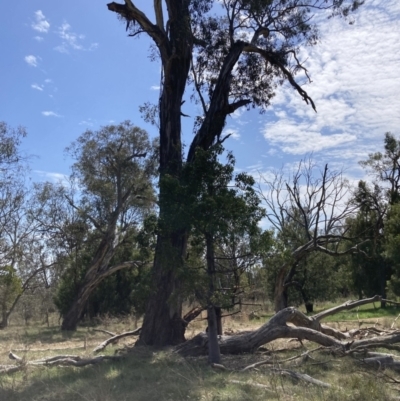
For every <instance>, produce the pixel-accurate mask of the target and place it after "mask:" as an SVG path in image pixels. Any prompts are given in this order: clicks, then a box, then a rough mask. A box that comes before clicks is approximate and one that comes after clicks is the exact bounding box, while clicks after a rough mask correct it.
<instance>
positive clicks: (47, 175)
mask: <svg viewBox="0 0 400 401" xmlns="http://www.w3.org/2000/svg"><path fill="white" fill-rule="evenodd" d="M34 173H36V174H37V175H39V176H40V177H42V178H44V179H45V180H48V181H51V182H54V183H57V184H62V185H64V186H68V184H69V178H68V176H67V175H65V174H61V173H53V172H49V171H43V170H34Z"/></svg>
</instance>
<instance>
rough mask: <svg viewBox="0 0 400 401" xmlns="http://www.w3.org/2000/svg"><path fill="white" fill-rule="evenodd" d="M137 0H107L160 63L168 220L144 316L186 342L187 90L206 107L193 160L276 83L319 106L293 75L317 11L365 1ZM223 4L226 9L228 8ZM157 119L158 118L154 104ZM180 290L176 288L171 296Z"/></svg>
mask: <svg viewBox="0 0 400 401" xmlns="http://www.w3.org/2000/svg"><path fill="white" fill-rule="evenodd" d="M135 3H136V2H133V1H132V0H125V2H124V4H119V3H116V2H112V3H109V4H108V5H107V7H108V9H109V10H110V11H112V12H115V13H117V14H118V16H119V17H120V18H121V19H122V20H124V21H125V22H126V29H127V30H128V31H129V35H130V36H139V35H140V34H142V33H144V34H146V35H147V36H149V37H150V38H151V39H152V41H153V42H154V46H155V48H156V49H157V53H158V55H159V59H160V62H161V71H162V84H161V93H160V99H159V104H158V110H159V134H160V152H159V159H160V182H159V193H160V199H159V201H160V203H159V208H160V221H161V222H163V223H164V224H163V225H162V227H161V228H160V230H159V235H158V244H157V249H156V255H155V260H154V267H153V273H154V289H157V290H156V291H154V294H153V296H152V297H151V298H150V302H149V305H148V308H147V312H146V315H145V320H144V323H143V328H142V332H141V340H142V342H143V343H146V344H149V345H167V344H174V343H177V342H181V341H184V330H185V325H184V323H183V322H182V319H181V312H182V304H181V300H180V297H179V291H180V289H179V288H180V285H179V280H178V279H177V274H176V273H177V271H179V269H180V268H181V267H182V266H183V255H185V253H186V245H187V227H186V226H185V224H184V223H182V224H178V221H176V220H175V219H174V216H175V215H176V211H178V210H179V203H180V202H181V200H180V199H175V200H174V201H171V198H170V197H169V196H168V191H169V189H170V183H171V179H175V180H177V181H179V180H180V176H181V171H182V165H183V156H182V140H181V131H182V124H181V119H182V117H183V116H184V113H183V112H182V104H183V103H184V100H183V97H184V94H185V91H187V90H188V89H190V88H191V90H193V92H192V94H193V98H194V99H195V101H196V102H197V103H198V105H199V106H200V107H201V114H200V115H199V116H197V118H196V119H195V125H194V134H195V135H194V138H193V141H192V143H191V144H190V146H189V148H188V149H189V150H188V154H187V158H186V162H188V163H191V162H193V160H194V159H195V155H196V151H197V149H198V148H200V149H203V150H207V149H209V148H210V146H212V145H213V144H215V143H216V142H219V141H223V140H224V139H226V138H223V137H222V130H223V127H224V125H225V121H226V118H227V116H228V115H230V114H232V113H234V112H235V111H236V110H238V109H240V108H242V107H246V108H250V107H259V108H260V110H261V111H263V110H264V109H265V107H267V106H268V105H269V103H270V100H271V98H272V97H273V96H274V93H275V90H276V87H277V86H278V85H280V84H282V83H284V82H289V84H290V85H292V86H293V88H294V90H295V91H297V93H298V94H299V96H300V97H301V98H302V99H303V100H304V101H305V102H306V103H308V104H310V105H311V106H312V107H313V108H314V109H315V104H314V102H313V101H312V99H311V98H310V96H309V95H308V94H307V92H306V91H305V90H304V89H303V88H302V87H301V86H300V85H299V84H298V83H297V82H296V80H295V73H296V72H298V71H302V72H303V73H304V74H305V75H306V76H307V71H306V69H305V68H304V66H303V65H302V63H301V60H300V58H299V50H300V48H301V46H304V45H309V44H315V43H316V41H317V38H318V32H317V26H316V23H317V22H316V21H318V19H317V18H314V14H316V13H321V14H322V15H325V16H326V17H327V16H328V15H332V14H341V15H347V14H348V13H349V12H350V11H353V10H355V9H356V8H357V7H358V6H359V5H360V4H361V3H362V1H361V0H222V1H216V0H165V2H162V1H161V0H155V1H154V3H153V4H154V6H153V7H154V15H155V21H154V22H153V21H152V20H151V19H150V17H149V16H147V15H146V14H145V13H144V12H143V11H142V10H140V9H139V8H138V7H137V6H136V4H135ZM220 7H222V8H220ZM148 114H149V115H150V119H151V118H152V116H154V113H153V114H152V112H151V110H150V113H148ZM173 293H176V296H174V297H171V295H172V294H173Z"/></svg>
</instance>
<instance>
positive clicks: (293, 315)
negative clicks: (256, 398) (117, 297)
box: [174, 308, 346, 356]
mask: <svg viewBox="0 0 400 401" xmlns="http://www.w3.org/2000/svg"><path fill="white" fill-rule="evenodd" d="M301 315H302V316H301ZM300 321H301V322H307V321H309V320H308V319H307V316H305V315H304V314H303V313H301V312H300V311H298V310H297V309H295V308H286V309H283V310H281V311H279V312H278V313H277V314H276V315H274V316H273V317H272V318H271V319H270V320H269V321H268V322H267V323H265V324H264V325H263V326H261V327H260V328H259V329H258V330H255V331H252V332H247V333H244V334H239V335H233V336H219V337H218V342H219V346H220V350H221V354H242V353H247V352H254V351H255V350H257V348H259V347H260V346H262V345H264V344H267V343H269V342H271V341H273V340H276V339H278V338H298V339H300V340H309V341H313V342H315V343H317V344H320V345H322V346H324V347H337V348H340V349H342V350H343V352H345V350H346V344H343V343H342V342H340V341H339V340H337V339H336V338H333V337H331V336H328V335H326V334H324V333H321V332H320V331H317V330H314V329H311V328H308V327H292V326H288V325H287V323H293V322H296V323H299V322H300ZM174 351H175V352H176V353H178V354H180V355H182V356H200V355H207V352H208V335H207V333H200V334H198V335H197V336H195V337H193V339H191V340H189V341H186V342H184V343H183V344H180V345H178V346H176V347H175V349H174Z"/></svg>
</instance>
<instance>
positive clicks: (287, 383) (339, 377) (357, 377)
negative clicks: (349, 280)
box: [0, 302, 400, 401]
mask: <svg viewBox="0 0 400 401" xmlns="http://www.w3.org/2000/svg"><path fill="white" fill-rule="evenodd" d="M339 303H340V302H339ZM331 306H333V305H331V304H329V305H328V304H325V305H317V306H316V311H315V312H316V313H317V312H319V311H320V310H323V309H327V308H329V307H331ZM399 312H400V310H398V309H396V308H393V307H388V308H386V309H380V308H379V307H378V305H376V307H375V308H374V306H371V305H365V306H363V307H360V308H359V309H358V310H353V311H346V312H342V313H341V314H339V315H336V316H333V317H332V318H330V319H329V320H331V323H329V324H332V325H333V326H335V327H339V324H337V323H334V321H335V320H344V321H346V322H347V321H354V322H355V324H356V323H357V324H358V322H361V321H362V320H363V319H371V318H374V319H379V322H380V324H381V326H382V327H383V325H386V326H389V327H390V325H391V324H392V322H393V321H394V319H395V317H396V316H397V315H398V313H399ZM265 320H266V317H264V316H260V319H256V320H251V321H249V320H248V319H247V317H246V316H243V318H241V319H239V318H237V317H235V318H230V319H227V320H226V322H225V325H224V326H225V329H230V330H233V331H241V330H246V329H247V330H250V329H254V328H256V327H257V326H260V325H261V324H263V323H264V321H265ZM399 320H400V319H399ZM345 324H346V325H347V323H345ZM101 327H102V328H104V326H103V325H102V326H101ZM130 327H131V326H130V323H129V324H128V323H127V324H126V325H125V324H123V323H121V322H114V323H112V322H109V324H108V325H107V330H109V331H112V332H122V331H125V330H127V329H129V328H130ZM342 327H343V326H342ZM349 327H350V326H349ZM202 329H204V322H203V321H200V322H198V323H194V324H193V325H192V328H190V327H189V332H190V331H191V332H192V334H195V333H196V332H198V331H199V330H202ZM105 338H107V335H106V334H104V333H99V332H96V331H93V328H92V327H91V326H84V327H80V328H79V329H78V331H77V332H75V333H67V334H62V333H61V332H60V330H59V327H58V326H54V327H50V328H48V327H44V326H40V325H38V326H33V327H27V328H26V327H22V326H21V327H11V328H9V329H7V330H3V331H0V365H2V364H10V363H12V361H10V360H9V359H8V352H9V351H10V350H11V349H12V350H14V352H15V353H16V354H18V355H19V356H22V357H24V358H26V359H27V360H32V359H38V358H43V357H48V356H52V355H58V354H74V355H81V356H86V357H90V356H93V354H92V349H93V348H94V347H95V346H96V345H98V344H99V343H100V342H102V341H103V340H104V339H105ZM133 342H134V339H133V338H127V339H125V340H124V342H122V343H120V344H117V345H113V346H110V347H108V348H107V349H106V350H105V351H104V354H108V355H113V354H114V353H115V351H117V350H118V349H121V348H123V346H124V344H125V345H132V344H133ZM303 343H304V346H305V347H307V349H313V348H316V345H315V344H312V343H309V342H307V341H305V342H303ZM127 349H128V351H127V352H126V353H125V354H124V355H125V357H124V358H123V359H121V360H118V361H107V362H103V363H101V364H99V365H95V366H87V367H84V368H75V367H28V368H26V369H25V370H24V371H21V372H18V373H13V374H9V375H4V374H3V375H1V374H0V401H28V400H29V401H53V400H54V401H131V400H135V401H136V400H138V401H141V400H143V401H153V400H154V401H155V400H157V401H158V400H161V401H168V400H171V401H172V400H173V401H179V400H199V401H200V400H202V401H243V400H249V401H250V400H267V399H268V400H280V401H286V400H287V401H289V400H290V401H291V400H293V401H294V400H296V401H320V400H322V401H365V400H376V401H389V400H394V399H395V397H394V396H395V395H396V393H395V392H394V390H393V388H392V387H389V386H388V384H387V383H385V381H384V380H383V378H382V377H381V374H380V373H381V372H377V371H376V370H373V369H367V368H366V367H365V366H362V365H360V363H359V362H357V361H355V360H353V359H351V358H349V357H346V358H337V357H333V356H332V355H330V354H327V353H324V352H322V351H318V352H315V353H313V354H312V358H309V359H308V360H306V361H302V362H301V359H298V360H295V361H294V362H293V363H291V364H290V365H281V363H280V362H279V361H281V360H283V359H286V358H289V357H292V356H295V355H298V354H301V353H303V352H304V351H305V349H304V348H302V345H301V344H300V343H298V342H297V341H292V342H288V341H287V340H277V341H274V342H272V343H269V344H267V345H266V346H265V347H264V350H263V351H262V352H260V353H256V354H246V355H236V356H223V358H222V363H223V364H224V365H225V366H226V367H227V368H228V369H231V371H225V372H224V371H215V370H213V369H212V368H211V367H210V366H209V365H208V364H207V358H206V357H201V358H187V359H184V358H181V357H179V356H178V355H176V354H173V353H172V352H171V350H166V351H157V350H152V349H146V348H137V347H136V348H134V347H133V348H132V347H130V346H129V347H128V348H127ZM16 350H18V351H16ZM283 350H284V351H283ZM278 351H279V352H278ZM391 352H392V351H391ZM271 355H272V356H273V358H274V365H273V367H285V368H288V369H292V370H295V371H297V372H301V373H306V374H308V375H310V376H312V377H314V378H316V379H318V380H321V381H323V382H326V383H330V384H331V386H332V387H331V388H328V389H325V388H320V387H316V386H313V385H310V384H305V383H304V382H296V381H294V380H292V379H290V378H288V377H284V376H282V375H280V374H277V373H276V372H273V371H272V370H271V365H265V366H261V367H259V368H258V369H257V370H252V371H248V372H242V373H240V372H238V370H240V369H241V368H243V367H244V366H247V365H249V364H251V363H254V362H256V361H259V360H262V359H264V358H266V357H271ZM297 364H298V365H297ZM389 373H390V372H389ZM390 374H392V373H390ZM393 375H394V376H396V373H393ZM235 381H236V382H235ZM238 382H240V383H238ZM257 384H261V385H264V386H267V387H268V388H267V389H266V388H260V387H257V386H256V385H257Z"/></svg>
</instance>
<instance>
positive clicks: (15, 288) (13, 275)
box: [0, 266, 22, 316]
mask: <svg viewBox="0 0 400 401" xmlns="http://www.w3.org/2000/svg"><path fill="white" fill-rule="evenodd" d="M21 292H22V281H21V279H20V277H18V275H17V272H16V270H15V269H14V268H13V267H11V266H3V267H0V308H1V312H2V315H3V316H4V314H5V313H7V312H8V308H9V307H10V306H11V305H12V303H13V302H14V300H15V298H16V297H17V296H18V295H19V294H21Z"/></svg>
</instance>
